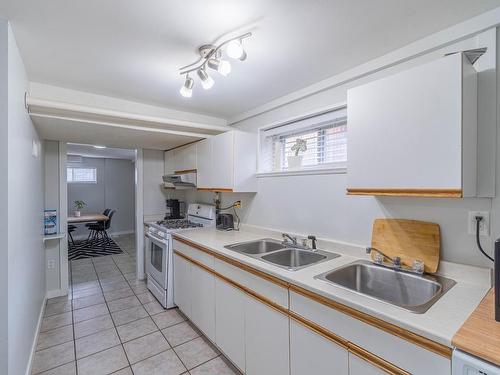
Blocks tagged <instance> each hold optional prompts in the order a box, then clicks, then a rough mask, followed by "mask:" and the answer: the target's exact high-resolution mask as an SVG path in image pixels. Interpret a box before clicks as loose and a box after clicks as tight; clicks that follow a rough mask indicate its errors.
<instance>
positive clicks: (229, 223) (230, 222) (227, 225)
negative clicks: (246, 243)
mask: <svg viewBox="0 0 500 375" xmlns="http://www.w3.org/2000/svg"><path fill="white" fill-rule="evenodd" d="M217 229H219V230H233V229H234V218H233V215H231V214H218V215H217Z"/></svg>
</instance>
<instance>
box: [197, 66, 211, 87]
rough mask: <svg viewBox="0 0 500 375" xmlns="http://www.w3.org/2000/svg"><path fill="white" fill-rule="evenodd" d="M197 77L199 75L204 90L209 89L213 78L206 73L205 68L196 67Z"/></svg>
mask: <svg viewBox="0 0 500 375" xmlns="http://www.w3.org/2000/svg"><path fill="white" fill-rule="evenodd" d="M198 77H200V79H201V86H203V88H204V89H205V90H209V89H211V88H212V86H213V85H214V83H215V82H214V80H213V78H212V77H210V76H209V75H208V74H207V72H206V71H205V69H198Z"/></svg>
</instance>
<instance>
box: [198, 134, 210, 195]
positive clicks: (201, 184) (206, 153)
mask: <svg viewBox="0 0 500 375" xmlns="http://www.w3.org/2000/svg"><path fill="white" fill-rule="evenodd" d="M196 160H197V162H196V166H197V176H196V180H197V181H196V184H197V187H198V188H205V189H209V188H211V187H212V177H213V173H214V171H213V169H214V168H212V138H207V139H204V140H203V141H200V142H197V143H196Z"/></svg>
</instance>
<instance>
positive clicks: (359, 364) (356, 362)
mask: <svg viewBox="0 0 500 375" xmlns="http://www.w3.org/2000/svg"><path fill="white" fill-rule="evenodd" d="M382 374H387V373H386V372H385V371H382V370H381V369H379V368H378V367H376V366H374V365H372V364H371V363H369V362H367V361H365V360H364V359H362V358H359V357H358V356H356V355H354V354H352V353H349V375H382Z"/></svg>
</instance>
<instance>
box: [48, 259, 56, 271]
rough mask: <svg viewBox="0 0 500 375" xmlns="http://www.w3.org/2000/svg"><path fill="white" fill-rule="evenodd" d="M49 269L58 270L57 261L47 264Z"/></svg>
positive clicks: (50, 261)
mask: <svg viewBox="0 0 500 375" xmlns="http://www.w3.org/2000/svg"><path fill="white" fill-rule="evenodd" d="M47 268H48V269H49V270H53V269H54V268H56V261H55V260H49V261H48V262H47Z"/></svg>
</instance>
